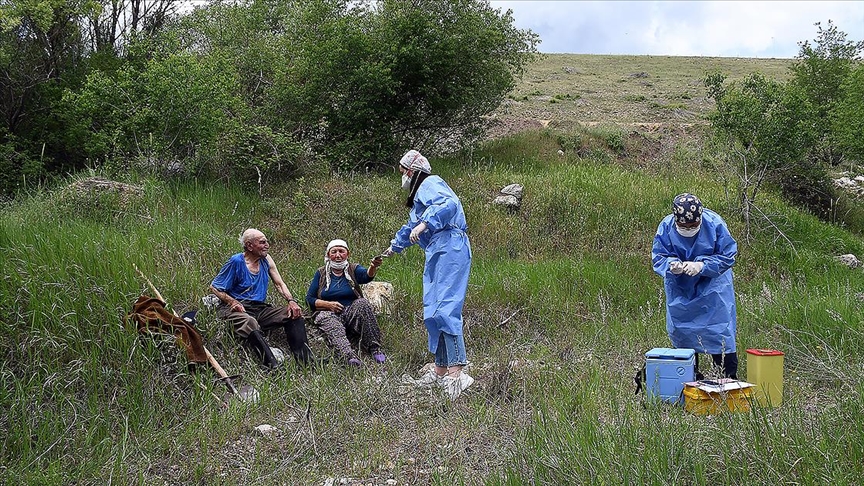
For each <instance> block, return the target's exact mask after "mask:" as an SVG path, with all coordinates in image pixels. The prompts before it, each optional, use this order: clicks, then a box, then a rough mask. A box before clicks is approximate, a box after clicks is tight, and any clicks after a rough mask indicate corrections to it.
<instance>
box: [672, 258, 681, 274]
mask: <svg viewBox="0 0 864 486" xmlns="http://www.w3.org/2000/svg"><path fill="white" fill-rule="evenodd" d="M669 271H670V272H672V273H674V274H675V275H681V273H682V272H684V262H682V261H681V260H675V261H674V262H672V263H670V264H669Z"/></svg>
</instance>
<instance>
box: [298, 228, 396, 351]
mask: <svg viewBox="0 0 864 486" xmlns="http://www.w3.org/2000/svg"><path fill="white" fill-rule="evenodd" d="M350 254H351V252H350V251H349V249H348V243H346V242H345V241H344V240H333V241H331V242H330V243H329V244H328V245H327V250H326V251H325V252H324V266H323V267H321V268H319V269H318V270H317V271H316V272H315V276H314V277H313V278H312V282H311V283H310V284H309V290H308V292H306V302H307V303H308V304H309V308H310V309H312V311H313V312H314V314H313V316H314V319H315V324H316V325H317V326H318V327H319V328H320V329H321V331H323V332H324V334H325V335H326V336H327V340H328V341H329V343H330V345H331V346H333V348H335V349H336V353H337V354H338V355H339V356H340V357H341V358H342V359H344V360H345V361H346V362H347V363H348V365H349V366H354V367H360V366H361V362H360V358H359V357H358V355H357V353H355V352H354V349H353V348H352V343H354V344H357V346H358V349H359V350H360V351H365V352H367V353H369V354H371V355H372V357H373V358H374V359H375V362H376V363H384V361H385V360H386V357H385V355H384V353H382V352H381V329H380V328H379V327H378V319H377V318H376V317H375V310H374V309H373V308H372V304H370V303H369V301H368V300H366V299H365V298H363V293H362V291H361V289H360V285H361V284H365V283H369V282H371V281H372V279H373V278H375V274H376V273H377V272H378V267H379V266H381V262H382V259H381V257H380V256H376V257H375V258H374V259H372V262H371V264H370V265H369V268H368V269H366V268H364V267H363V266H362V265H358V264H356V263H349V262H348V257H349V255H350Z"/></svg>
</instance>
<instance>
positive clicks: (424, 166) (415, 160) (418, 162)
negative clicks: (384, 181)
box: [399, 150, 432, 174]
mask: <svg viewBox="0 0 864 486" xmlns="http://www.w3.org/2000/svg"><path fill="white" fill-rule="evenodd" d="M399 165H401V166H402V167H404V168H406V169H408V170H419V171H420V172H425V173H427V174H431V173H432V166H431V165H429V161H428V160H426V157H423V155H422V154H420V152H418V151H416V150H409V151H407V152H405V155H403V156H402V159H401V160H399Z"/></svg>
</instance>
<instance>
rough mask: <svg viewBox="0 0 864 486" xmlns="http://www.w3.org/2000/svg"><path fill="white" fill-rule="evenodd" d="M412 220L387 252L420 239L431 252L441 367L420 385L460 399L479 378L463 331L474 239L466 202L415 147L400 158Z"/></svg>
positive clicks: (432, 321)
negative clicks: (470, 368) (467, 369)
mask: <svg viewBox="0 0 864 486" xmlns="http://www.w3.org/2000/svg"><path fill="white" fill-rule="evenodd" d="M399 171H400V172H401V173H402V189H404V190H406V191H408V198H407V200H406V202H405V205H406V206H407V207H409V208H410V209H411V211H410V213H409V215H408V222H407V223H406V224H405V225H404V226H402V228H400V229H399V231H397V232H396V236H394V237H393V240H392V241H391V242H390V248H388V249H387V250H386V251H385V252H384V254H385V255H386V256H389V255H392V254H393V253H402V251H403V250H404V249H406V248H408V247H409V246H411V245H413V244H415V243H416V244H418V245H419V246H420V247H421V248H423V250H424V251H425V252H426V266H425V268H424V270H423V322H424V324H425V325H426V330H427V332H428V334H429V352H430V353H433V354H434V355H435V369H434V370H428V371H427V373H426V374H425V375H423V376H421V377H420V378H419V379H417V380H413V379H410V378H409V377H405V379H406V381H410V382H411V383H413V384H414V385H416V386H418V387H435V386H439V387H441V388H443V390H444V392H445V393H446V394H447V395H448V396H449V397H450V398H451V399H456V397H458V396H459V395H460V394H461V393H462V392H463V391H464V390H465V389H466V388H468V387H469V386H471V384H472V383H474V379H473V378H472V377H470V376H469V375H468V374H467V373H466V372H465V371H464V370H463V368H464V366H465V365H467V364H468V359H467V355H466V351H465V340H464V337H463V335H462V306H463V305H464V304H465V293H466V291H467V290H468V274H469V272H470V270H471V245H470V243H469V242H468V234H467V233H466V231H467V229H468V226H467V224H466V222H465V212H464V211H463V210H462V203H461V202H460V201H459V198H458V197H456V194H455V193H454V192H453V190H452V189H450V186H448V185H447V183H446V182H444V179H442V178H440V177H438V176H437V175H432V174H431V172H432V169H431V167H430V165H429V161H428V160H427V159H426V157H424V156H423V155H421V154H420V152H418V151H416V150H409V151H408V152H407V153H406V154H405V155H404V156H403V157H402V159H401V160H400V161H399Z"/></svg>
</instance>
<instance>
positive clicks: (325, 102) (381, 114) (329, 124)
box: [195, 0, 539, 168]
mask: <svg viewBox="0 0 864 486" xmlns="http://www.w3.org/2000/svg"><path fill="white" fill-rule="evenodd" d="M512 24H513V19H512V15H511V14H510V13H509V12H508V13H504V14H501V13H500V11H498V10H495V9H492V8H491V7H489V5H488V3H487V2H484V1H477V0H458V1H431V0H422V1H417V0H414V1H408V0H382V1H379V2H355V1H349V0H307V1H274V0H255V1H252V2H250V3H249V4H247V5H239V6H238V5H226V4H222V3H217V4H214V5H212V6H211V7H210V8H208V9H207V11H202V12H201V13H200V15H199V17H198V25H197V27H196V29H195V32H196V33H197V34H198V35H199V36H200V37H199V40H198V41H196V42H197V45H200V46H202V49H203V50H204V51H205V52H208V53H213V52H217V51H222V52H230V53H231V54H230V56H231V57H232V58H233V59H234V62H235V63H236V65H237V66H238V68H237V71H238V72H239V73H243V74H242V76H244V78H243V79H242V81H241V85H242V86H243V93H244V96H245V97H246V99H247V101H248V102H249V103H250V106H253V109H254V111H255V113H256V119H258V120H261V121H263V122H264V123H265V124H267V125H268V126H271V127H283V128H284V129H285V130H287V131H288V132H290V133H292V134H294V136H295V137H296V138H297V140H298V141H302V143H303V144H305V145H307V146H309V147H310V148H311V149H312V150H313V151H314V152H315V153H317V154H320V155H322V156H325V157H327V158H328V159H329V160H331V161H332V164H333V165H334V166H336V167H342V168H356V167H361V166H364V165H374V164H376V163H380V161H381V160H392V157H393V156H394V155H395V154H398V153H400V152H402V151H404V150H405V149H406V148H408V147H415V148H418V149H421V150H422V149H430V150H433V149H438V150H440V149H444V148H447V147H454V146H458V145H459V144H463V143H467V142H468V141H470V140H473V139H475V138H476V137H477V136H478V135H479V133H480V131H481V128H482V126H483V115H485V114H488V113H489V112H491V111H492V110H493V109H495V107H497V106H498V103H500V101H501V100H503V99H504V97H505V96H506V94H507V92H509V91H510V90H511V89H512V87H513V86H514V83H515V81H514V76H518V75H520V74H521V72H522V69H523V67H524V65H525V64H526V63H527V62H528V61H529V60H530V57H531V56H532V55H533V54H534V53H536V44H537V43H538V42H539V41H538V39H537V36H536V35H535V34H533V33H531V32H530V31H521V30H518V29H516V28H515V27H513V25H512ZM465 46H471V48H470V49H466V48H465Z"/></svg>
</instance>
